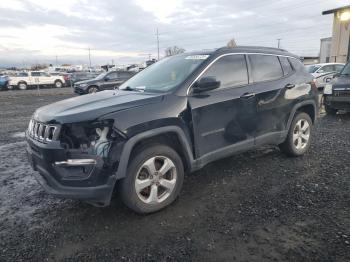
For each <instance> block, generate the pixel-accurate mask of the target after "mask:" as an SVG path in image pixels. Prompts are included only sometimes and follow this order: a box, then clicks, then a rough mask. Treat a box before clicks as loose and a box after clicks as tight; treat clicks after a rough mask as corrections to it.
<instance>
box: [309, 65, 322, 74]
mask: <svg viewBox="0 0 350 262" xmlns="http://www.w3.org/2000/svg"><path fill="white" fill-rule="evenodd" d="M320 67H321V66H316V65H309V66H306V70H307V71H308V72H309V73H310V74H311V73H315V72H316V71H317V69H319V68H320Z"/></svg>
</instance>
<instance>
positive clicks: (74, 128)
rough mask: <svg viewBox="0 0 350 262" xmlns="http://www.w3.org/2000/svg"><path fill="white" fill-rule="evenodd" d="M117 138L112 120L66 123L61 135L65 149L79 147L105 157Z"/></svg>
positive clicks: (83, 150)
mask: <svg viewBox="0 0 350 262" xmlns="http://www.w3.org/2000/svg"><path fill="white" fill-rule="evenodd" d="M115 138H116V134H115V133H114V131H113V121H112V120H105V121H99V122H84V123H73V124H66V125H64V126H63V128H62V132H61V135H60V141H61V145H62V147H64V148H65V149H71V150H74V149H78V150H80V151H82V152H85V153H87V154H93V155H97V156H100V157H103V158H105V157H107V156H108V153H109V150H110V148H111V144H112V142H113V141H114V140H115Z"/></svg>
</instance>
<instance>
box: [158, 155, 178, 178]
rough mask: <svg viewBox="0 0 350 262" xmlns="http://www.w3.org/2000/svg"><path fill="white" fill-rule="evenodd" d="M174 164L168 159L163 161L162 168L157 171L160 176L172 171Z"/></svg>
mask: <svg viewBox="0 0 350 262" xmlns="http://www.w3.org/2000/svg"><path fill="white" fill-rule="evenodd" d="M173 167H175V166H174V164H173V163H172V162H170V161H169V160H168V159H164V163H163V166H162V167H161V168H160V169H159V171H158V172H159V173H160V175H162V176H164V175H165V174H166V173H167V172H168V171H169V170H170V169H172V168H173Z"/></svg>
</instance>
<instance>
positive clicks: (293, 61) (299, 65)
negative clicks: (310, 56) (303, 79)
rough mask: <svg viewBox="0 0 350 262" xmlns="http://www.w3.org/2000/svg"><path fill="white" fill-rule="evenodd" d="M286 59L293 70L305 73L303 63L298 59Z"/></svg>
mask: <svg viewBox="0 0 350 262" xmlns="http://www.w3.org/2000/svg"><path fill="white" fill-rule="evenodd" d="M288 60H289V62H290V63H291V64H292V66H293V68H294V70H295V71H297V72H304V73H307V70H306V68H305V66H304V65H303V63H302V62H301V61H300V60H299V59H296V58H288Z"/></svg>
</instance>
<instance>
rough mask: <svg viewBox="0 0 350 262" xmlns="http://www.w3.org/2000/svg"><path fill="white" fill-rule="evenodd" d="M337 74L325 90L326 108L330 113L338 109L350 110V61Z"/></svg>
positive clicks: (332, 113) (333, 113)
mask: <svg viewBox="0 0 350 262" xmlns="http://www.w3.org/2000/svg"><path fill="white" fill-rule="evenodd" d="M335 76H336V77H335V78H334V79H332V81H330V82H329V83H328V84H326V86H325V88H324V91H323V98H324V100H323V101H324V106H325V110H326V113H327V114H330V115H335V114H336V113H337V111H338V110H346V111H350V62H348V63H347V65H346V66H345V67H344V69H343V70H342V71H341V72H340V74H337V75H335Z"/></svg>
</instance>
